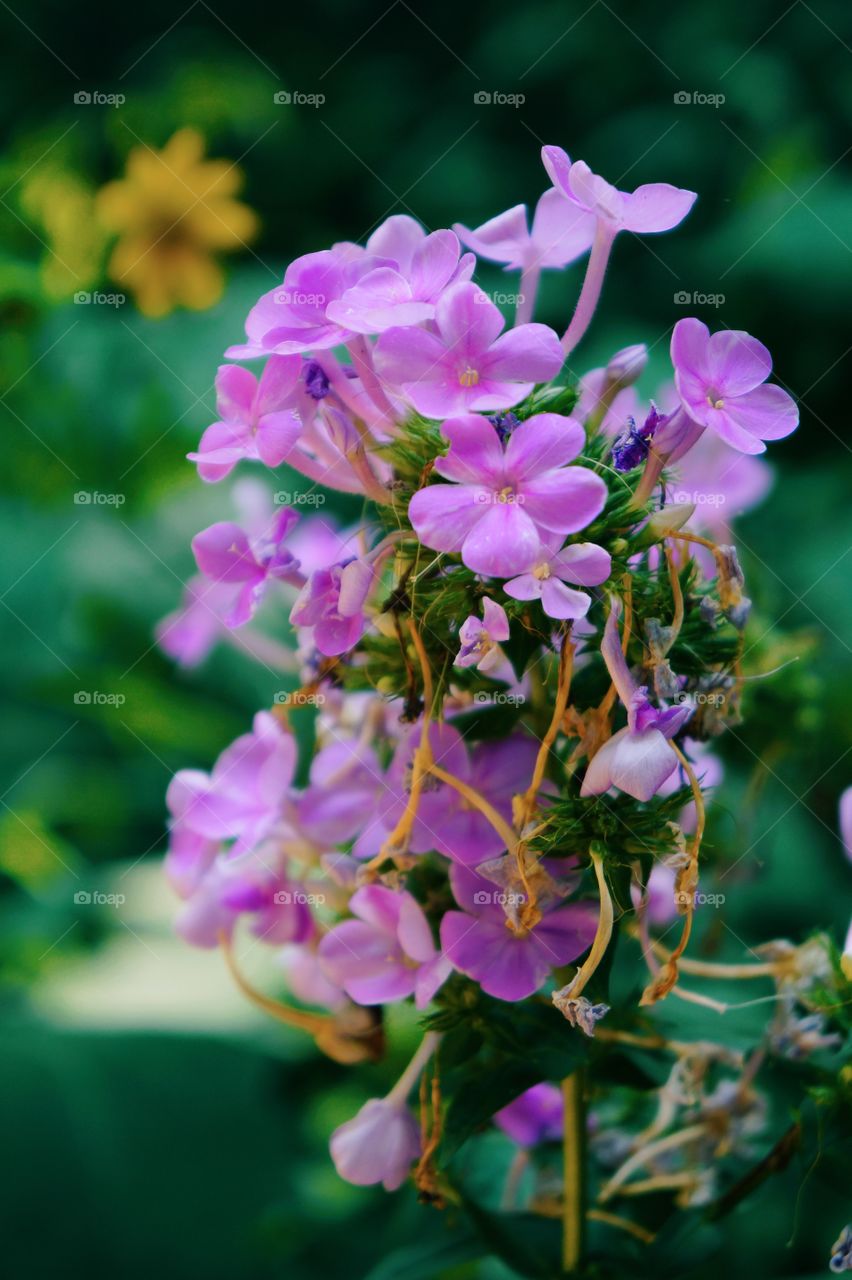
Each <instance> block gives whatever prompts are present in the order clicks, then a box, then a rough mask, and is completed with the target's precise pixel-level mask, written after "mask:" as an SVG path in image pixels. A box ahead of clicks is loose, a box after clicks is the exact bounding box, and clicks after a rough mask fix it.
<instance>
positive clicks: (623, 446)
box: [612, 400, 666, 471]
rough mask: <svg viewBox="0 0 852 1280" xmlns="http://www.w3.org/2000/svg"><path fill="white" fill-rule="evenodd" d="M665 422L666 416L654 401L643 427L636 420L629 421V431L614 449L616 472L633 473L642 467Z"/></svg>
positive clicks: (613, 457) (622, 436)
mask: <svg viewBox="0 0 852 1280" xmlns="http://www.w3.org/2000/svg"><path fill="white" fill-rule="evenodd" d="M665 420H666V418H665V415H664V414H661V413H660V412H659V410H658V409H657V406H656V405H655V404H654V402H653V400H652V401H651V409H650V412H649V414H648V416H647V418H646V419H645V421H644V422H643V423H642V425H641V427H637V426H636V419H635V418H628V419H627V430H626V431H625V432H624V433H623V434H622V435H620V436H619V437H618V439H617V440H616V442H615V444H614V445H613V447H612V465H613V466H614V467H615V469H616V471H632V470H633V469H634V467H640V466H641V465H642V463H643V462H644V461H645V459H646V458H647V457H648V450H649V448H650V447H651V441H652V440H653V438H654V435H655V433H656V431H657V429H658V427H659V426H660V424H661V423H662V422H665Z"/></svg>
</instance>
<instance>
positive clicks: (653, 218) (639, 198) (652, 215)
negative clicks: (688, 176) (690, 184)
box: [623, 182, 697, 232]
mask: <svg viewBox="0 0 852 1280" xmlns="http://www.w3.org/2000/svg"><path fill="white" fill-rule="evenodd" d="M696 199H697V196H696V193H695V192H694V191H684V190H682V189H681V188H680V187H673V186H671V184H670V183H668V182H650V183H647V184H646V185H645V186H641V187H637V188H636V190H635V191H634V192H633V194H632V195H627V196H625V197H624V213H623V218H624V222H623V225H624V230H625V231H637V232H648V231H671V229H672V228H673V227H676V226H678V224H679V223H681V222H683V220H684V218H685V217H686V215H687V214H688V213H689V211H690V209H691V208H692V206H693V205H694V204H695V201H696Z"/></svg>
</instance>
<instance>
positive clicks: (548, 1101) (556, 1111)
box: [494, 1082, 563, 1147]
mask: <svg viewBox="0 0 852 1280" xmlns="http://www.w3.org/2000/svg"><path fill="white" fill-rule="evenodd" d="M562 1117H563V1106H562V1091H561V1090H560V1089H559V1088H558V1086H557V1085H555V1084H547V1083H546V1082H542V1083H541V1084H534V1085H533V1086H532V1088H531V1089H526V1090H525V1091H524V1092H523V1093H522V1094H520V1095H519V1096H518V1097H517V1098H515V1100H514V1101H513V1102H510V1103H509V1105H508V1106H506V1107H502V1108H501V1109H500V1110H499V1111H498V1112H496V1114H495V1116H494V1123H495V1124H496V1125H497V1126H498V1128H500V1129H502V1130H503V1132H504V1133H506V1134H508V1135H509V1137H510V1138H511V1139H512V1141H513V1142H515V1143H517V1145H518V1146H519V1147H536V1146H538V1144H539V1143H540V1142H559V1141H560V1139H561V1137H562Z"/></svg>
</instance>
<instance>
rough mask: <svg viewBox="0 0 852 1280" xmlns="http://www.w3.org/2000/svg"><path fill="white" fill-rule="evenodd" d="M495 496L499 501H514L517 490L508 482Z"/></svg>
mask: <svg viewBox="0 0 852 1280" xmlns="http://www.w3.org/2000/svg"><path fill="white" fill-rule="evenodd" d="M494 497H495V498H496V499H497V501H498V502H514V501H515V500H516V494H515V490H514V489H513V488H512V486H511V485H510V484H507V485H506V486H505V487H504V488H502V489H500V490H499V492H498V493H495V495H494Z"/></svg>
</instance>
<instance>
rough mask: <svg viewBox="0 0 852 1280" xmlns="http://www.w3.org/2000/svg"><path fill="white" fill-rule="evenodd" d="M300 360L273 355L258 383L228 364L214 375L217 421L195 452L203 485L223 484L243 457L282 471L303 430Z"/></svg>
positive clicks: (243, 371)
mask: <svg viewBox="0 0 852 1280" xmlns="http://www.w3.org/2000/svg"><path fill="white" fill-rule="evenodd" d="M301 374H302V361H301V360H300V359H299V357H298V356H271V357H270V359H269V360H268V361H267V363H266V367H265V369H264V370H263V373H262V374H261V376H260V379H259V380H258V379H257V378H255V376H254V374H253V373H251V372H250V371H249V370H248V369H244V368H242V366H240V365H236V364H224V365H221V366H220V368H219V372H218V373H217V375H216V409H217V412H218V413H219V421H218V422H214V423H213V425H212V426H210V427H208V428H207V430H206V431H205V432H204V435H203V436H202V437H201V443H200V444H199V446H198V452H197V453H189V454H187V457H188V458H189V460H190V462H195V463H197V464H198V474H199V475H200V477H201V479H202V480H206V481H208V482H215V481H217V480H224V478H225V476H227V475H229V474H230V472H231V471H232V470H233V468H234V467H235V466H236V464H237V463H238V462H239V461H240V460H241V459H242V458H251V459H254V460H256V461H260V462H263V463H264V464H265V465H266V466H267V467H277V466H279V465H280V464H281V463H282V462H283V461H284V459H285V458H286V457H287V456H288V454H289V453H290V452H291V450H292V449H293V447H294V445H295V443H296V441H297V440H298V438H299V434H300V432H301V429H302V415H301V413H300V411H299V405H300V403H301V401H302V400H303V399H304V388H303V384H302V383H301V382H300V377H301Z"/></svg>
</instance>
